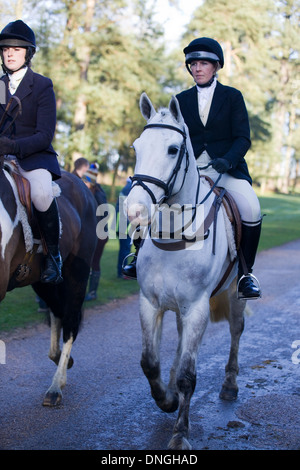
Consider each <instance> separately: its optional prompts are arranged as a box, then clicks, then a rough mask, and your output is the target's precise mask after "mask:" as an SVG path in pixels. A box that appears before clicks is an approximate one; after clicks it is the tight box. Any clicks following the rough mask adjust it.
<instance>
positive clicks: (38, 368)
mask: <svg viewBox="0 0 300 470" xmlns="http://www.w3.org/2000/svg"><path fill="white" fill-rule="evenodd" d="M255 273H256V274H257V276H258V277H259V278H260V280H261V284H262V288H263V293H264V295H263V298H262V299H261V300H259V301H252V302H251V308H252V315H250V316H248V317H247V319H246V328H245V331H244V334H243V336H242V340H241V348H240V374H239V388H240V393H239V398H238V400H237V401H236V402H234V403H224V402H222V401H221V400H220V399H219V398H218V394H219V390H220V387H221V384H222V380H223V375H224V373H223V371H224V366H225V363H226V361H227V354H228V350H229V333H228V325H227V323H218V324H210V325H209V326H208V329H207V331H206V333H205V337H204V340H203V344H202V347H201V349H200V355H199V365H198V381H197V386H196V390H195V394H194V396H193V399H192V403H191V412H190V417H191V439H190V442H191V444H192V445H193V449H194V450H199V449H211V450H227V449H239V450H258V449H259V450H273V449H274V450H275V449H276V450H295V449H300V381H299V378H300V364H299V362H300V326H299V310H300V283H299V279H300V276H299V275H300V241H295V242H292V243H289V244H287V245H285V246H283V247H279V248H275V249H272V250H269V251H265V252H263V253H261V254H260V255H259V257H258V260H257V264H256V269H255ZM249 305H250V302H249ZM176 336H177V333H176V326H175V321H174V315H173V314H171V313H168V314H167V318H166V321H165V324H164V336H163V347H162V357H163V370H164V373H165V374H167V371H168V368H169V367H170V364H171V362H172V358H173V353H174V351H175V344H176ZM0 339H2V340H3V341H5V344H6V352H7V358H6V364H5V365H1V364H0V382H1V384H0V449H3V450H4V449H26V450H28V449H33V450H37V449H41V450H63V449H70V450H71V449H82V450H84V449H85V450H88V449H93V450H163V449H166V447H167V444H168V441H169V438H170V436H171V431H172V427H173V424H174V420H175V414H171V415H169V414H165V413H163V412H162V411H160V410H159V409H158V408H157V407H156V405H155V403H154V402H153V400H152V398H151V396H150V393H149V386H148V383H147V381H146V379H145V377H144V376H143V374H142V371H141V369H140V366H139V360H140V350H141V334H140V326H139V319H138V302H137V297H136V296H133V297H131V298H129V299H128V300H127V301H126V302H124V301H118V302H114V303H111V304H109V305H108V306H102V307H99V308H97V309H94V310H93V311H87V312H86V317H85V321H84V326H83V329H82V331H81V333H80V335H79V337H78V339H77V341H76V343H75V346H74V349H73V357H74V360H75V364H74V367H73V369H71V370H70V371H69V374H68V384H67V386H66V388H65V390H64V396H63V404H62V405H61V406H60V407H59V408H57V409H49V408H44V407H42V406H41V403H42V399H43V395H44V393H45V391H46V389H47V388H48V386H49V384H50V381H51V377H52V375H53V373H54V371H55V366H54V364H52V362H51V361H49V360H48V358H47V353H48V347H49V331H48V328H47V327H46V326H44V325H41V326H39V327H37V328H34V329H31V330H23V331H21V332H20V331H18V332H16V333H14V334H10V335H9V336H7V335H6V336H5V337H4V336H2V337H1V334H0ZM296 341H298V342H299V346H298V347H296V348H293V347H292V345H293V344H294V345H295V344H296V343H295V342H296Z"/></svg>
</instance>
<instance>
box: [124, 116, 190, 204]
mask: <svg viewBox="0 0 300 470" xmlns="http://www.w3.org/2000/svg"><path fill="white" fill-rule="evenodd" d="M150 128H164V129H170V130H172V131H176V132H179V134H181V135H182V136H183V142H182V144H181V147H180V151H179V155H178V158H177V162H176V165H175V167H174V169H173V171H172V173H171V175H170V177H169V179H168V180H167V182H166V183H165V182H164V181H162V180H160V179H158V178H154V177H153V176H148V175H141V174H135V175H134V176H132V177H131V181H132V182H133V185H132V187H131V189H132V188H134V187H135V186H141V187H142V188H143V189H144V190H145V191H147V193H148V194H149V196H150V197H151V199H152V202H153V204H155V205H156V204H158V202H157V200H156V198H155V196H154V194H153V192H152V191H151V189H150V188H149V186H147V185H146V184H145V183H151V184H154V185H155V186H159V187H160V188H162V189H163V190H164V196H163V198H162V199H161V200H160V201H159V203H160V204H161V203H162V202H164V201H166V200H167V199H168V198H169V197H170V196H172V195H173V194H172V192H173V188H174V185H175V181H176V178H177V175H178V172H179V170H180V168H181V164H182V161H183V158H184V156H186V165H185V170H184V177H183V180H182V184H181V187H180V189H181V188H182V186H183V184H184V181H185V177H186V174H187V171H188V168H189V154H188V151H187V147H186V133H185V132H184V131H183V130H181V129H179V128H178V127H175V126H170V125H168V124H147V126H145V127H144V130H146V129H150ZM180 189H179V191H180ZM179 191H178V192H179Z"/></svg>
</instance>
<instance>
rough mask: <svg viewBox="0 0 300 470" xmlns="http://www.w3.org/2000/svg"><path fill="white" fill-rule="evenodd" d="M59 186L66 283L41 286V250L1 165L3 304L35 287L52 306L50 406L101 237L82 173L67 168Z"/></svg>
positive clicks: (58, 391)
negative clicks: (8, 294) (17, 292)
mask: <svg viewBox="0 0 300 470" xmlns="http://www.w3.org/2000/svg"><path fill="white" fill-rule="evenodd" d="M57 184H58V186H59V188H60V191H61V194H60V196H59V197H58V198H57V203H58V208H59V214H60V219H61V228H62V230H61V239H60V250H61V254H62V258H63V269H62V274H63V282H62V283H61V284H58V285H54V284H42V283H41V282H39V279H40V265H41V261H42V257H43V253H42V250H39V251H41V253H38V252H37V253H36V249H35V247H36V244H35V243H34V241H33V235H32V231H31V228H30V227H29V224H28V220H27V216H26V214H25V212H24V207H23V206H22V205H21V204H20V200H19V197H18V194H17V189H16V185H15V182H14V179H13V177H12V175H11V172H10V171H9V169H8V168H6V167H3V164H2V165H1V168H0V272H1V278H0V302H1V301H2V300H3V299H4V297H5V295H6V292H7V291H9V290H12V289H14V288H17V287H23V286H26V285H32V287H33V289H34V290H35V292H36V293H37V294H38V296H39V297H40V298H41V299H43V300H44V301H45V302H46V303H47V305H48V306H49V308H50V309H51V315H50V316H51V345H50V352H49V357H50V359H52V360H53V361H54V362H55V363H56V364H57V366H58V367H57V370H56V373H55V375H54V377H53V380H52V384H51V386H50V388H49V389H48V391H47V393H46V395H45V398H44V402H43V404H44V405H47V406H55V405H58V404H59V403H60V401H61V398H62V388H63V387H64V385H65V384H66V377H67V374H66V371H67V368H70V367H71V366H72V364H73V360H72V358H71V356H70V352H71V348H72V344H73V342H74V341H75V339H76V336H77V334H78V330H79V325H80V322H81V317H82V305H83V301H84V297H85V292H86V285H87V281H88V277H89V272H90V265H91V260H92V256H93V253H94V249H95V246H96V239H97V238H96V202H95V199H94V197H93V196H92V194H91V192H90V191H89V189H88V188H87V187H86V186H85V184H84V183H83V182H82V181H81V180H80V179H79V178H78V177H77V176H75V175H72V174H70V173H68V172H65V171H63V172H62V177H61V178H60V179H59V180H57ZM0 313H1V311H0ZM61 330H62V333H63V347H62V350H60V334H61Z"/></svg>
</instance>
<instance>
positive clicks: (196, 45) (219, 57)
mask: <svg viewBox="0 0 300 470" xmlns="http://www.w3.org/2000/svg"><path fill="white" fill-rule="evenodd" d="M183 52H184V54H185V65H186V68H187V69H188V71H189V73H190V74H191V70H190V67H189V64H190V63H191V62H193V61H194V60H208V61H210V62H218V63H219V65H220V68H223V66H224V55H223V50H222V47H221V46H220V44H219V43H218V41H216V40H215V39H211V38H205V37H203V38H197V39H194V40H193V41H192V42H190V43H189V45H188V46H187V47H185V48H184V49H183Z"/></svg>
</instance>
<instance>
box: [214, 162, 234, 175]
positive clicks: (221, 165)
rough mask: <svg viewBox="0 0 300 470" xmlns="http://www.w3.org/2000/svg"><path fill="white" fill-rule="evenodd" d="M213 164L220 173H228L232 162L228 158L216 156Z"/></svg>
mask: <svg viewBox="0 0 300 470" xmlns="http://www.w3.org/2000/svg"><path fill="white" fill-rule="evenodd" d="M211 166H212V167H213V169H214V170H216V171H217V172H218V173H226V171H228V170H229V169H230V168H231V163H230V162H229V161H228V160H226V158H215V159H214V160H213V161H212V164H211Z"/></svg>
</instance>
